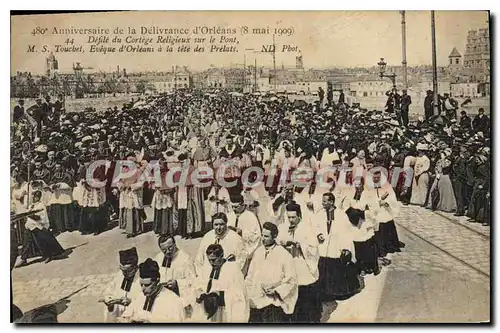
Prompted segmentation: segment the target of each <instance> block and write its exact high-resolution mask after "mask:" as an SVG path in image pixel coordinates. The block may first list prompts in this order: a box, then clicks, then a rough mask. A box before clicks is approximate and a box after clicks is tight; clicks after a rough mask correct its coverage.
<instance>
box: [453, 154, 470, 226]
mask: <svg viewBox="0 0 500 333" xmlns="http://www.w3.org/2000/svg"><path fill="white" fill-rule="evenodd" d="M459 149H460V153H459V155H458V156H457V158H456V159H455V161H453V164H452V170H451V175H450V176H451V181H452V184H453V190H454V192H455V198H456V199H457V212H456V213H455V216H464V215H465V210H466V209H467V206H468V198H467V160H468V158H469V153H468V151H467V147H465V146H461V147H460V148H459Z"/></svg>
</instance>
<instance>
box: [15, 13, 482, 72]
mask: <svg viewBox="0 0 500 333" xmlns="http://www.w3.org/2000/svg"><path fill="white" fill-rule="evenodd" d="M435 16H436V41H437V61H438V65H442V66H446V65H447V64H448V55H449V54H450V53H451V51H452V49H453V47H456V48H457V50H458V51H459V52H460V53H461V54H462V55H463V54H464V50H465V44H466V36H467V32H468V30H470V29H479V28H486V27H488V13H487V12H486V11H436V15H435ZM153 26H155V27H159V28H190V29H191V30H192V29H194V27H196V26H206V27H221V28H235V29H236V31H237V33H236V35H226V36H227V37H234V36H235V37H236V38H237V41H238V42H239V44H238V45H236V46H237V47H238V49H239V52H237V53H209V52H204V53H194V52H189V53H165V52H162V53H158V52H155V53H114V54H111V53H108V54H100V53H90V52H89V51H88V50H89V47H88V44H87V42H88V38H89V36H88V35H86V36H84V35H73V36H66V35H53V34H51V32H52V30H53V29H54V28H58V29H59V28H71V27H75V28H98V27H100V28H108V29H110V30H111V31H112V30H114V29H115V28H121V29H124V30H125V32H127V29H128V28H129V27H131V28H135V29H136V30H137V31H140V28H141V27H153ZM244 26H247V27H248V28H249V29H250V31H252V29H253V28H267V27H268V26H269V27H270V28H271V29H273V28H275V27H282V28H288V29H290V28H292V29H293V35H292V36H285V35H283V36H276V37H275V38H276V48H277V52H276V66H277V67H281V65H282V64H283V65H284V66H285V67H293V66H294V65H295V56H296V55H297V51H296V50H300V52H301V53H302V56H303V61H304V67H306V68H326V67H356V66H359V67H371V66H375V65H376V63H377V62H378V61H379V59H380V58H381V57H383V58H385V61H386V62H387V63H388V65H400V64H401V61H402V49H401V44H402V42H401V15H400V13H399V12H398V11H302V12H299V11H274V12H273V11H271V12H255V11H253V12H252V11H247V12H229V11H227V12H222V11H211V12H206V11H205V12H203V11H198V12H187V11H177V12H172V11H170V12H158V11H149V12H148V11H136V12H116V13H91V14H89V13H82V14H57V15H33V16H13V17H11V73H12V74H14V73H16V71H30V72H32V73H41V72H43V70H44V68H45V57H46V56H47V55H48V54H49V53H43V52H41V48H42V45H47V47H48V50H53V51H55V48H54V45H56V44H63V45H64V41H65V40H66V39H67V38H68V37H71V38H73V39H74V45H83V46H84V49H85V50H86V52H84V53H54V55H55V56H56V58H57V60H58V61H59V68H60V70H61V71H62V72H70V71H71V68H72V64H73V63H74V62H77V61H78V62H81V63H82V65H83V66H84V67H93V68H94V69H95V70H97V69H98V70H103V71H110V70H116V67H117V65H119V66H120V68H121V69H123V68H126V69H127V71H128V72H136V71H147V70H163V71H168V70H171V68H172V66H174V65H178V66H188V67H189V68H191V69H194V70H198V69H205V68H208V67H210V66H211V65H213V66H215V67H222V66H230V65H237V64H239V65H240V66H242V64H243V63H244V61H246V63H247V64H253V63H254V61H255V60H257V65H258V66H259V67H260V66H266V67H271V66H272V65H273V61H272V56H271V54H270V53H267V54H266V53H255V52H253V51H251V50H247V51H245V49H254V50H261V49H262V45H266V44H272V42H273V36H272V34H269V35H253V34H251V33H250V34H247V35H242V34H241V29H242V27H244ZM37 27H41V28H47V29H48V32H46V33H45V34H43V35H41V34H37V35H35V36H33V35H32V34H31V33H32V32H33V31H34V30H35V29H36V28H37ZM126 36H127V33H125V34H124V35H123V36H122V37H126ZM136 36H140V35H139V34H138V35H136ZM143 36H144V37H148V35H147V34H146V35H143ZM186 36H187V37H189V36H190V35H186ZM152 37H154V40H155V41H156V38H157V36H152ZM191 37H193V36H191ZM204 37H207V38H209V36H208V35H205V36H204ZM111 38H112V36H111ZM219 38H220V35H219V36H217V39H219ZM406 40H407V42H406V43H407V51H406V56H407V63H408V66H415V65H430V64H431V63H432V60H431V59H432V58H431V14H430V11H406ZM28 45H36V47H37V48H38V49H39V51H38V52H35V53H29V52H27V51H28ZM154 45H155V46H156V47H157V46H158V44H154ZM230 45H234V44H228V46H230ZM285 45H289V50H290V52H288V51H287V52H281V51H282V49H283V47H284V46H285ZM295 46H296V48H295ZM206 47H207V46H206Z"/></svg>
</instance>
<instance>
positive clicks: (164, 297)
mask: <svg viewBox="0 0 500 333" xmlns="http://www.w3.org/2000/svg"><path fill="white" fill-rule="evenodd" d="M145 301H146V296H144V294H143V293H142V292H141V293H139V294H137V295H135V297H134V298H133V299H132V303H130V305H129V306H128V307H127V309H126V310H125V312H124V313H123V314H122V318H123V319H124V320H125V321H127V322H133V321H135V322H145V323H182V322H183V320H184V304H183V302H182V300H181V298H180V297H179V296H177V295H176V294H175V293H174V292H173V291H171V290H168V289H166V288H162V290H161V291H160V293H159V294H158V295H157V296H156V298H155V300H154V303H153V307H152V309H151V311H146V310H144V305H145V304H144V303H145Z"/></svg>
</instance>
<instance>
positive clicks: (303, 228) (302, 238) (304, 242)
mask: <svg viewBox="0 0 500 333" xmlns="http://www.w3.org/2000/svg"><path fill="white" fill-rule="evenodd" d="M289 229H290V223H289V222H286V223H284V224H281V225H279V226H278V238H277V241H278V243H280V242H281V241H285V242H287V241H292V242H299V244H300V249H301V250H300V251H292V252H294V254H292V256H293V261H294V264H295V270H296V272H297V282H298V285H299V286H307V285H310V284H312V283H314V282H316V281H317V280H318V277H319V270H318V262H319V250H318V240H317V238H316V235H315V232H314V231H313V230H311V227H310V225H309V224H307V223H303V222H300V223H299V224H298V225H297V227H296V228H295V231H293V232H290V231H289Z"/></svg>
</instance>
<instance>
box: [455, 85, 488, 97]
mask: <svg viewBox="0 0 500 333" xmlns="http://www.w3.org/2000/svg"><path fill="white" fill-rule="evenodd" d="M479 85H480V84H479V83H476V82H468V83H452V84H451V94H452V96H453V97H460V98H466V97H470V98H477V97H480V96H481V95H482V93H481V92H480V90H479Z"/></svg>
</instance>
